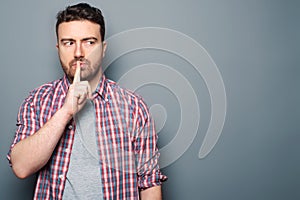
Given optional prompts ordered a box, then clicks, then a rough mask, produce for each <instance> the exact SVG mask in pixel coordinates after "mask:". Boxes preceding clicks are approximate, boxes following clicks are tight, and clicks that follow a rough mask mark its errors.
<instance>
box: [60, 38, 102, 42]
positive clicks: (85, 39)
mask: <svg viewBox="0 0 300 200" xmlns="http://www.w3.org/2000/svg"><path fill="white" fill-rule="evenodd" d="M88 40H95V41H98V39H97V38H95V37H87V38H83V39H81V40H80V41H88ZM65 41H72V42H75V41H76V40H74V39H73V38H62V39H61V40H60V42H65Z"/></svg>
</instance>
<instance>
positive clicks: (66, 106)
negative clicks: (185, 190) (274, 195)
mask: <svg viewBox="0 0 300 200" xmlns="http://www.w3.org/2000/svg"><path fill="white" fill-rule="evenodd" d="M56 35H57V50H58V55H59V58H60V62H61V65H62V68H63V70H64V72H65V75H64V77H63V78H62V79H59V80H56V81H53V82H50V83H47V84H44V85H42V86H40V87H39V88H37V89H35V90H33V91H32V92H31V93H30V95H29V97H27V98H26V99H25V100H24V102H23V104H22V105H21V107H20V110H19V114H18V120H17V130H16V135H15V139H14V141H13V143H12V145H11V149H10V152H9V153H8V156H7V157H8V160H9V161H10V164H11V166H12V170H13V172H14V173H15V174H16V176H17V177H19V178H26V177H28V176H30V175H32V174H34V173H36V172H38V179H37V184H36V189H35V195H34V199H126V200H127V199H142V200H145V199H161V198H162V197H161V184H162V182H163V181H165V180H166V178H167V177H166V176H164V175H162V173H161V171H160V169H159V166H158V157H159V153H158V150H157V147H156V143H157V135H156V133H155V131H154V125H153V120H152V119H151V116H150V115H149V111H148V108H147V107H146V105H145V103H144V101H143V100H142V99H141V98H140V97H139V96H137V95H135V94H133V93H132V92H130V91H127V90H125V89H122V88H120V87H119V86H118V85H117V84H116V83H114V82H113V81H111V80H108V79H106V77H105V75H104V74H103V71H102V66H101V62H102V58H103V57H104V54H105V49H106V46H107V45H106V42H105V41H104V35H105V25H104V19H103V16H102V13H101V11H100V10H99V9H97V8H94V7H91V6H90V5H88V4H85V3H80V4H77V5H73V6H69V7H67V8H66V9H65V10H63V11H61V12H59V13H58V15H57V23H56Z"/></svg>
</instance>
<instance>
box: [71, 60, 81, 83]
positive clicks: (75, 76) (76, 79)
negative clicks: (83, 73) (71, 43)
mask: <svg viewBox="0 0 300 200" xmlns="http://www.w3.org/2000/svg"><path fill="white" fill-rule="evenodd" d="M78 82H80V62H79V61H77V62H76V71H75V75H74V79H73V83H78Z"/></svg>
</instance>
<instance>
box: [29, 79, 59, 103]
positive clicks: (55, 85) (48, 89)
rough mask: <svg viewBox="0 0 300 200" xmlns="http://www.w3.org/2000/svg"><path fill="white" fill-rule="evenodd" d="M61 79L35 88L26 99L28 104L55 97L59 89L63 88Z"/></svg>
mask: <svg viewBox="0 0 300 200" xmlns="http://www.w3.org/2000/svg"><path fill="white" fill-rule="evenodd" d="M61 82H62V80H61V79H58V80H54V81H51V82H48V83H44V84H43V85H41V86H39V87H36V88H34V89H33V90H32V91H30V92H29V96H28V97H27V98H26V99H25V101H27V102H31V103H34V102H40V101H42V100H43V99H45V98H47V97H51V96H53V95H54V94H55V93H56V92H57V90H58V89H60V88H62V87H60V86H61Z"/></svg>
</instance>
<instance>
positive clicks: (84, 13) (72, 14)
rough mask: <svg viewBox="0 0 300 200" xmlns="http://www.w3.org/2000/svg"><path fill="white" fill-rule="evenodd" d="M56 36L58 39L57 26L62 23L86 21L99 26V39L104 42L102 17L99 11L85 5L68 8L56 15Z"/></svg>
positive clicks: (80, 4)
mask: <svg viewBox="0 0 300 200" xmlns="http://www.w3.org/2000/svg"><path fill="white" fill-rule="evenodd" d="M56 19H57V21H56V36H57V37H58V26H59V25H60V24H61V23H63V22H71V21H80V20H88V21H90V22H93V23H96V24H99V25H100V34H101V39H102V41H104V36H105V24H104V17H103V15H102V12H101V10H100V9H98V8H95V7H92V6H90V5H89V4H87V3H79V4H76V5H72V6H68V7H66V9H65V10H62V11H60V12H58V13H57V16H56Z"/></svg>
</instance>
